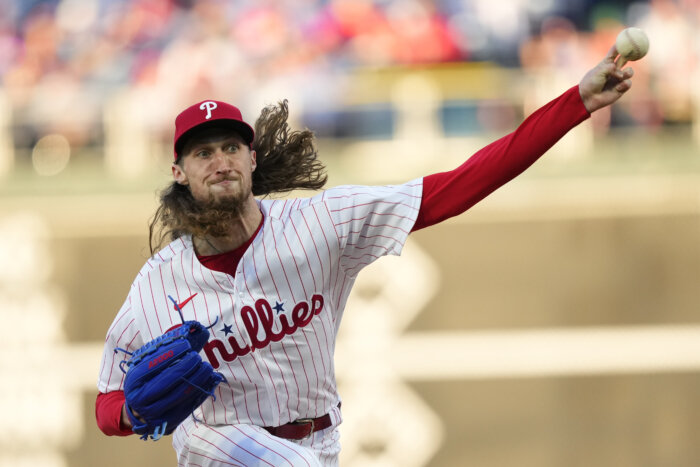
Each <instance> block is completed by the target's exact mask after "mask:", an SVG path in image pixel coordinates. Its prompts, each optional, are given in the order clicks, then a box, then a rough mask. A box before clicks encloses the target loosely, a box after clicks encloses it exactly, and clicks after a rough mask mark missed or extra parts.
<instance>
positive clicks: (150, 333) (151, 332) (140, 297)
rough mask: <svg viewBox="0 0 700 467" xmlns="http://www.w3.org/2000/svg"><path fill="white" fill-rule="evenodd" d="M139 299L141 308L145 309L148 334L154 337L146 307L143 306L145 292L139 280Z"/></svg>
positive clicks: (144, 316)
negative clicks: (142, 290)
mask: <svg viewBox="0 0 700 467" xmlns="http://www.w3.org/2000/svg"><path fill="white" fill-rule="evenodd" d="M138 288H139V299H140V300H141V310H142V311H143V319H144V321H146V326H148V334H149V335H150V336H151V339H153V337H154V336H153V331H151V325H150V323H149V322H148V316H147V315H146V307H145V306H143V294H142V293H141V283H140V282H139V286H138Z"/></svg>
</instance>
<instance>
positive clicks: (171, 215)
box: [156, 182, 247, 239]
mask: <svg viewBox="0 0 700 467" xmlns="http://www.w3.org/2000/svg"><path fill="white" fill-rule="evenodd" d="M243 193H245V191H242V192H240V193H235V194H231V195H228V196H225V197H220V198H216V197H214V196H213V194H211V193H210V194H209V195H208V197H207V199H206V200H205V201H201V200H196V199H195V198H194V197H193V196H192V192H191V191H190V189H189V187H186V186H184V185H180V184H178V183H177V182H173V183H172V185H170V187H168V188H167V189H166V190H164V191H163V193H162V194H161V206H160V208H159V209H158V213H157V216H156V217H157V218H158V219H159V221H160V223H161V226H162V228H161V231H165V232H170V234H171V237H172V238H173V239H175V238H178V237H180V236H181V235H187V234H189V235H192V236H195V237H205V236H209V237H225V236H226V235H228V233H229V229H230V228H231V223H232V222H233V221H234V220H235V219H237V218H240V216H241V215H242V214H243V211H244V209H245V203H246V201H247V197H246V196H244V195H243Z"/></svg>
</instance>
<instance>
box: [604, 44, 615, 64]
mask: <svg viewBox="0 0 700 467" xmlns="http://www.w3.org/2000/svg"><path fill="white" fill-rule="evenodd" d="M617 54H618V52H617V47H616V46H615V44H613V45H612V47H610V49H609V50H608V53H607V55H606V56H605V59H604V60H607V61H610V62H614V61H615V57H617Z"/></svg>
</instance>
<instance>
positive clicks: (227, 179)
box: [207, 175, 238, 185]
mask: <svg viewBox="0 0 700 467" xmlns="http://www.w3.org/2000/svg"><path fill="white" fill-rule="evenodd" d="M237 180H238V177H235V176H232V175H224V176H223V177H216V178H214V179H212V180H209V181H208V182H207V184H208V185H216V184H217V183H221V182H235V181H237Z"/></svg>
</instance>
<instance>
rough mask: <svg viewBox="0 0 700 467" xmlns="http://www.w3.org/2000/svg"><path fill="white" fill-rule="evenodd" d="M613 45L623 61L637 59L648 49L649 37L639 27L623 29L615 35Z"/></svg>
mask: <svg viewBox="0 0 700 467" xmlns="http://www.w3.org/2000/svg"><path fill="white" fill-rule="evenodd" d="M615 47H616V48H617V52H618V53H619V54H620V56H621V57H622V58H624V59H625V61H634V60H639V59H640V58H642V57H643V56H645V55H646V54H647V52H648V51H649V38H648V37H647V35H646V33H645V32H644V31H642V30H641V29H639V28H627V29H623V30H622V31H621V32H620V34H618V35H617V39H616V40H615Z"/></svg>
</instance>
